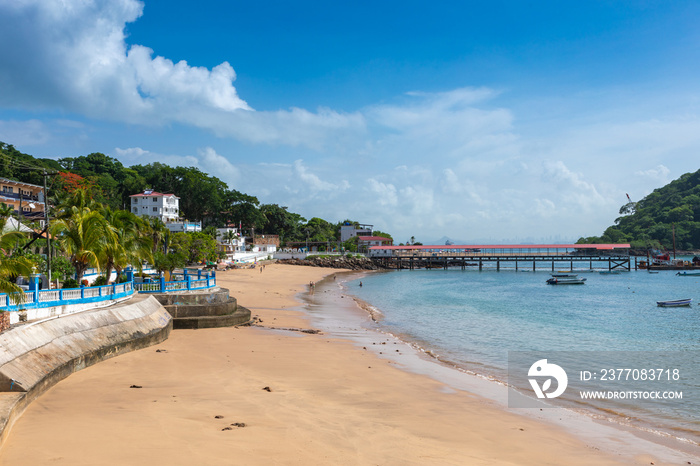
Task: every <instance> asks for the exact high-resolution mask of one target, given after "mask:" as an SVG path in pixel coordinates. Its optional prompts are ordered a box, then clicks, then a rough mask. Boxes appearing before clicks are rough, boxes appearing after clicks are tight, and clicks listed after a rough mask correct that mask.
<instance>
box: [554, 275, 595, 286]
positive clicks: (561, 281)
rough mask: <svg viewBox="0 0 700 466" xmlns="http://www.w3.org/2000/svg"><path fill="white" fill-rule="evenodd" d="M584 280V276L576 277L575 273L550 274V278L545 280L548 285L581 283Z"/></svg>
mask: <svg viewBox="0 0 700 466" xmlns="http://www.w3.org/2000/svg"><path fill="white" fill-rule="evenodd" d="M585 282H586V279H585V278H578V276H576V275H574V276H573V277H556V276H552V278H550V279H549V280H547V284H548V285H583V284H584V283H585Z"/></svg>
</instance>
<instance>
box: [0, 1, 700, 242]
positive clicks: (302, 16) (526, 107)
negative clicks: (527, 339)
mask: <svg viewBox="0 0 700 466" xmlns="http://www.w3.org/2000/svg"><path fill="white" fill-rule="evenodd" d="M699 22H700V4H698V3H697V2H692V1H677V2H653V1H652V2H636V3H633V2H624V3H623V2H602V1H591V2H578V3H576V2H574V3H562V2H554V1H544V2H536V3H534V4H533V3H525V2H519V1H506V0H503V1H496V2H450V1H448V2H432V3H428V2H418V1H411V0H408V1H403V2H400V3H399V2H396V1H386V2H379V3H376V2H372V3H370V2H365V1H360V2H353V3H352V4H347V5H346V4H333V3H330V4H329V3H328V2H318V1H303V2H296V3H289V2H282V1H272V2H262V3H261V2H235V1H224V0H214V1H209V2H204V3H202V4H197V5H194V4H192V3H191V2H184V1H181V0H171V1H164V0H145V1H142V2H141V1H137V0H111V1H109V2H97V1H94V2H93V1H82V0H63V1H58V0H26V1H22V2H17V1H14V0H0V89H2V92H0V141H3V142H5V143H8V144H13V145H14V146H15V147H17V148H18V149H19V150H21V151H22V152H26V153H29V154H32V155H35V156H37V157H49V158H61V157H76V156H80V155H87V154H89V153H91V152H102V153H105V154H107V155H109V156H111V157H115V158H116V159H118V160H120V161H121V162H122V163H123V164H124V165H126V166H130V165H134V164H147V163H152V162H163V163H167V164H169V165H172V166H177V165H180V166H194V167H197V168H199V169H201V170H202V171H204V172H206V173H208V174H210V175H212V176H216V177H218V178H219V179H221V180H222V181H224V182H226V183H227V184H228V185H229V187H230V188H231V189H236V190H239V191H242V192H245V193H248V194H251V195H254V196H257V197H258V199H259V200H260V201H261V202H262V203H275V204H279V205H284V206H288V207H289V210H290V211H293V212H296V213H299V214H301V215H302V216H304V217H306V218H307V219H310V218H312V217H321V218H323V219H326V220H328V221H331V222H337V221H341V220H344V219H346V218H350V219H353V220H356V221H359V222H361V223H370V224H373V225H374V227H375V228H376V229H378V230H381V231H385V232H388V233H391V234H392V235H393V236H394V239H395V241H396V242H397V243H398V242H405V241H406V240H407V239H408V238H410V237H411V236H415V237H416V239H417V240H420V239H419V238H433V239H434V238H440V237H442V236H446V237H450V238H462V239H465V240H468V239H470V238H474V240H471V241H469V242H472V243H474V242H476V241H478V240H477V238H481V239H483V238H492V241H491V242H493V243H504V242H507V239H508V238H535V239H536V238H540V239H543V238H547V237H561V238H569V239H571V240H572V241H575V240H576V239H578V238H579V237H581V236H593V235H601V234H602V233H603V231H604V229H605V228H607V227H608V226H609V225H611V224H613V222H614V220H615V218H616V217H618V216H619V214H618V210H619V208H620V206H622V205H623V204H625V203H626V202H627V198H626V193H629V195H630V196H631V197H632V199H633V200H635V201H637V200H639V199H641V198H643V197H644V196H646V195H648V194H649V193H650V192H651V191H653V190H654V189H655V188H658V187H661V186H663V185H665V184H667V183H668V182H670V181H671V180H673V179H675V178H678V177H679V176H681V175H682V174H684V173H687V172H694V171H696V170H698V169H699V168H700V166H699V165H700V164H699V163H698V153H699V152H700V82H699V81H698V79H697V76H698V75H700V73H698V71H699V69H698V68H700V31H698V28H697V24H698V23H699Z"/></svg>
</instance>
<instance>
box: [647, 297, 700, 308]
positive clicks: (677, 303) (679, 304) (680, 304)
mask: <svg viewBox="0 0 700 466" xmlns="http://www.w3.org/2000/svg"><path fill="white" fill-rule="evenodd" d="M691 301H692V299H691V298H688V299H676V300H673V301H656V305H657V306H659V307H683V306H690V302H691Z"/></svg>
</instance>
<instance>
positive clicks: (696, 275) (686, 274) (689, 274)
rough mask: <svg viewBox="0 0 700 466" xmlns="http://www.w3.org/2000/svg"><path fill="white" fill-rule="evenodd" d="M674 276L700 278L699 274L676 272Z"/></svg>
mask: <svg viewBox="0 0 700 466" xmlns="http://www.w3.org/2000/svg"><path fill="white" fill-rule="evenodd" d="M676 275H679V276H681V277H700V272H678V273H677V274H676Z"/></svg>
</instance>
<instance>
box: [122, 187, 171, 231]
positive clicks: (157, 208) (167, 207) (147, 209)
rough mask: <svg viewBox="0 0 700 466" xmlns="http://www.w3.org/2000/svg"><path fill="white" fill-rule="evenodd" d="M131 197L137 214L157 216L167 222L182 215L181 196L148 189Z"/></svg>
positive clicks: (132, 205)
mask: <svg viewBox="0 0 700 466" xmlns="http://www.w3.org/2000/svg"><path fill="white" fill-rule="evenodd" d="M129 197H130V198H131V211H132V212H133V213H135V214H136V215H148V216H149V217H157V218H159V219H161V220H162V221H163V223H166V224H167V223H168V222H173V221H175V220H177V219H178V218H179V217H180V198H179V197H177V196H176V195H174V194H163V193H158V192H155V191H152V190H150V189H147V190H145V191H144V192H142V193H140V194H132V195H131V196H129Z"/></svg>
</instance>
